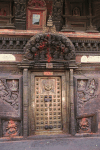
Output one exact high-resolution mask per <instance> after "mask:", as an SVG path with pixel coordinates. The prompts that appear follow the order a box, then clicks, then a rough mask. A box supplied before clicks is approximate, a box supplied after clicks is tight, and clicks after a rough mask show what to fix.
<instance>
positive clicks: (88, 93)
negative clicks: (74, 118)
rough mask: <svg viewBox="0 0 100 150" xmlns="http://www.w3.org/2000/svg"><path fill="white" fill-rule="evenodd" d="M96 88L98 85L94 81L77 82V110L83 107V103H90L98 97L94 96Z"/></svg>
mask: <svg viewBox="0 0 100 150" xmlns="http://www.w3.org/2000/svg"><path fill="white" fill-rule="evenodd" d="M97 88H98V83H97V81H96V80H95V79H90V80H88V81H86V80H80V81H78V92H77V100H78V107H79V108H81V107H83V105H84V103H85V102H88V101H91V100H92V99H93V98H96V97H97V96H98V95H96V91H97Z"/></svg>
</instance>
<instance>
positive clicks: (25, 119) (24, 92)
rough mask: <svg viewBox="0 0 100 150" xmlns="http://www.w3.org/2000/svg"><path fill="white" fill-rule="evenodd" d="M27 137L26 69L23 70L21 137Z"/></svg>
mask: <svg viewBox="0 0 100 150" xmlns="http://www.w3.org/2000/svg"><path fill="white" fill-rule="evenodd" d="M27 135H28V69H26V68H25V69H24V70H23V136H24V137H25V138H26V137H27Z"/></svg>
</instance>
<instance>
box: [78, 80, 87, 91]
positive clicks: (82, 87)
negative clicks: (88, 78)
mask: <svg viewBox="0 0 100 150" xmlns="http://www.w3.org/2000/svg"><path fill="white" fill-rule="evenodd" d="M85 87H86V83H85V81H83V80H80V81H79V82H78V91H81V90H84V89H85Z"/></svg>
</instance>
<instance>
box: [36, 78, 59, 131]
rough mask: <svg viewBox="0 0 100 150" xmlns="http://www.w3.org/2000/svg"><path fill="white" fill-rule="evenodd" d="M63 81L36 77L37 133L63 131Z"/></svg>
mask: <svg viewBox="0 0 100 150" xmlns="http://www.w3.org/2000/svg"><path fill="white" fill-rule="evenodd" d="M61 129H62V110H61V79H60V77H35V131H36V132H42V131H46V132H47V131H48V132H51V131H53V132H54V131H57V132H59V131H61Z"/></svg>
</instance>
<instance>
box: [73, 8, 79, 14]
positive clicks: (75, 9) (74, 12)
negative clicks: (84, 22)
mask: <svg viewBox="0 0 100 150" xmlns="http://www.w3.org/2000/svg"><path fill="white" fill-rule="evenodd" d="M73 16H80V10H79V8H78V7H75V8H74V9H73Z"/></svg>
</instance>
